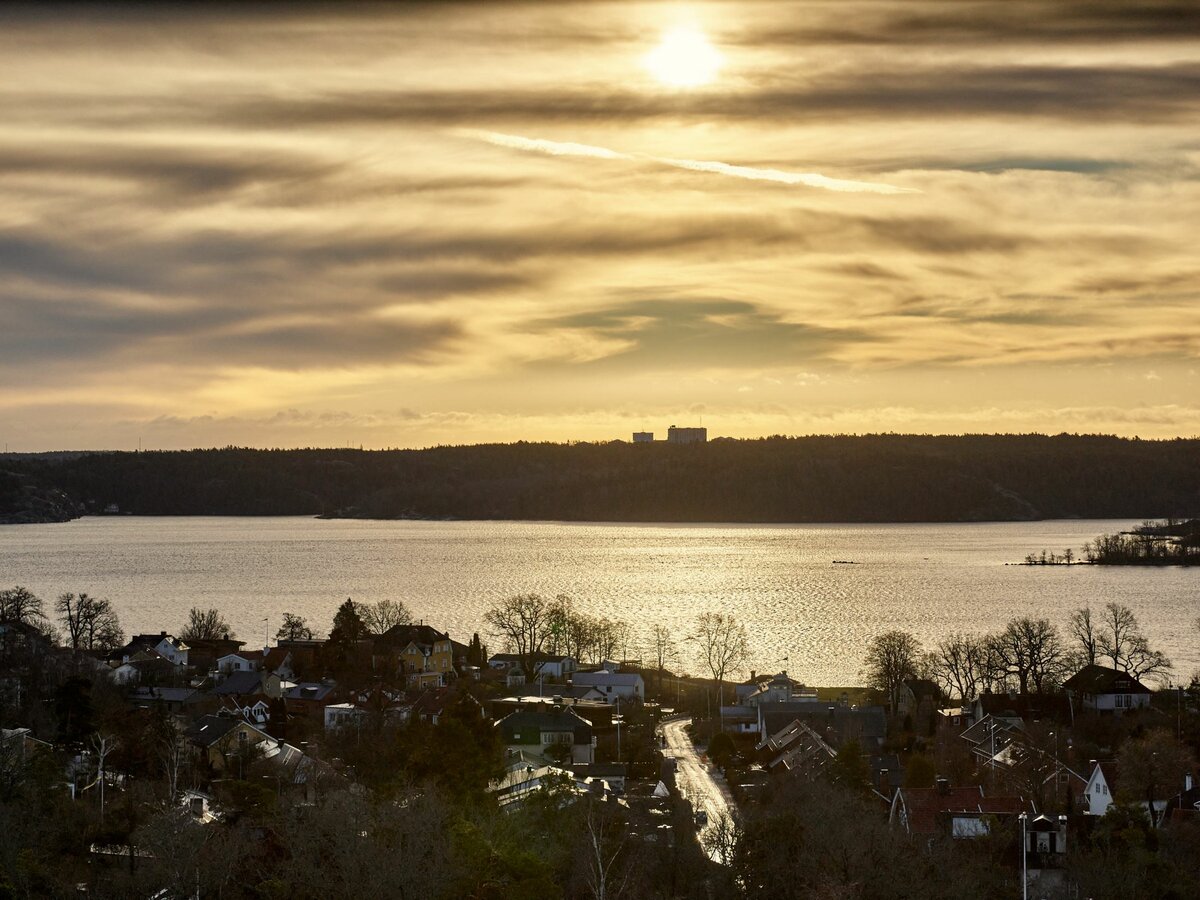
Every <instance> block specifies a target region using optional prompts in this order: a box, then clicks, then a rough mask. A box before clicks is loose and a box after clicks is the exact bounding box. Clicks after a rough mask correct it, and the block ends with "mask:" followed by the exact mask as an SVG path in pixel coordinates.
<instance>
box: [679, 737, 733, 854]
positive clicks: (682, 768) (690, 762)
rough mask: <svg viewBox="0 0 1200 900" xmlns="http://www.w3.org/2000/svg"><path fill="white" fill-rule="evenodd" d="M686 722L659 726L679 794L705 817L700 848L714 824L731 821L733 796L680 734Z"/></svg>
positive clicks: (687, 740) (717, 852)
mask: <svg viewBox="0 0 1200 900" xmlns="http://www.w3.org/2000/svg"><path fill="white" fill-rule="evenodd" d="M690 722H691V719H676V720H675V721H673V722H667V723H666V724H665V725H663V726H662V732H663V736H664V737H665V738H666V742H667V745H666V747H664V748H663V756H671V757H674V758H675V759H676V760H677V762H676V763H675V783H676V785H677V786H678V787H679V792H680V793H681V794H682V795H683V796H684V798H685V799H687V800H689V801H691V804H692V809H693V810H694V811H696V812H700V811H701V810H703V811H704V812H705V813H706V814H707V815H708V823H707V824H706V825H704V826H703V827H702V828H701V829H700V843H701V845H704V844H705V843H706V840H705V839H706V838H707V837H708V836H709V835H710V834H711V833H712V831H713V829H715V828H716V827H717V823H719V822H720V821H721V820H722V818H726V817H728V818H730V819H732V818H733V817H734V815H735V812H734V806H733V796H732V795H731V794H730V793H729V788H728V787H726V785H725V779H724V778H723V777H722V776H721V775H720V774H718V773H716V772H715V771H714V768H713V767H710V766H709V765H708V764H707V763H705V762H704V761H703V760H702V759H700V755H699V754H698V753H697V752H696V748H695V747H694V746H693V745H692V741H691V738H689V737H688V735H687V732H686V731H684V729H685V728H687V726H688V724H689V723H690ZM714 776H715V777H714ZM709 855H710V856H712V858H713V860H714V861H716V862H722V863H723V862H724V859H721V858H720V852H719V851H713V852H712V853H710V854H709Z"/></svg>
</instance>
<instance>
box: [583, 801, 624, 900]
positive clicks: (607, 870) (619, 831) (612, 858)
mask: <svg viewBox="0 0 1200 900" xmlns="http://www.w3.org/2000/svg"><path fill="white" fill-rule="evenodd" d="M586 824H587V836H586V840H587V885H588V892H589V894H590V896H592V897H594V898H595V900H616V898H618V897H620V896H621V895H623V894H624V893H625V884H626V882H627V881H628V880H629V872H630V870H629V869H626V871H625V877H624V878H622V879H621V880H620V881H619V882H617V881H616V879H615V878H614V877H613V876H614V874H615V873H614V871H613V869H614V868H615V867H616V864H617V860H618V858H619V857H620V856H621V850H622V849H623V848H624V846H625V840H626V837H627V835H628V833H629V831H628V829H627V828H624V827H616V826H615V823H606V822H605V821H604V816H603V814H602V813H598V812H597V811H596V803H595V801H593V800H591V799H589V800H588V803H587V816H586ZM606 825H608V826H609V827H607V828H606V827H605V826H606ZM614 832H615V833H614ZM618 835H619V836H618Z"/></svg>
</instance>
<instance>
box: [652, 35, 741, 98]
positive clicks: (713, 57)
mask: <svg viewBox="0 0 1200 900" xmlns="http://www.w3.org/2000/svg"><path fill="white" fill-rule="evenodd" d="M722 62H723V59H722V57H721V54H720V52H719V51H718V50H717V49H716V48H715V47H714V46H713V45H712V44H710V43H709V41H708V36H707V35H705V34H704V32H702V31H700V30H699V29H697V28H693V27H691V26H683V25H681V26H678V27H676V28H672V29H671V30H670V31H668V32H666V33H664V34H663V36H662V40H661V41H659V44H658V46H657V47H655V48H654V49H653V50H651V51H650V52H649V53H647V54H646V58H645V65H646V68H647V69H648V70H649V72H650V74H651V75H653V76H654V77H655V78H657V79H658V80H659V81H660V82H662V83H663V84H666V85H670V86H671V87H698V86H700V85H702V84H708V83H709V82H710V81H712V80H713V79H714V78H716V77H717V73H718V72H719V71H720V70H721V63H722Z"/></svg>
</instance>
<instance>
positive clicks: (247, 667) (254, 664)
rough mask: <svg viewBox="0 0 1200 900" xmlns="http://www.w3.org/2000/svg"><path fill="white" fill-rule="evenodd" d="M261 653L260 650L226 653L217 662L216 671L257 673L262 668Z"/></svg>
mask: <svg viewBox="0 0 1200 900" xmlns="http://www.w3.org/2000/svg"><path fill="white" fill-rule="evenodd" d="M262 661H263V653H262V651H261V650H239V651H238V652H237V653H227V654H226V655H225V656H222V657H221V658H220V659H218V660H217V671H218V672H224V673H225V674H229V673H230V672H257V671H258V670H259V669H261V668H262Z"/></svg>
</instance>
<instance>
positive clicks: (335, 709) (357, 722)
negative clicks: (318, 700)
mask: <svg viewBox="0 0 1200 900" xmlns="http://www.w3.org/2000/svg"><path fill="white" fill-rule="evenodd" d="M366 718H367V712H366V710H364V709H359V708H358V707H357V706H355V705H354V704H353V703H330V704H329V705H328V706H326V707H325V730H326V731H341V730H342V729H343V728H357V727H360V726H361V725H362V724H363V722H364V721H365V720H366Z"/></svg>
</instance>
